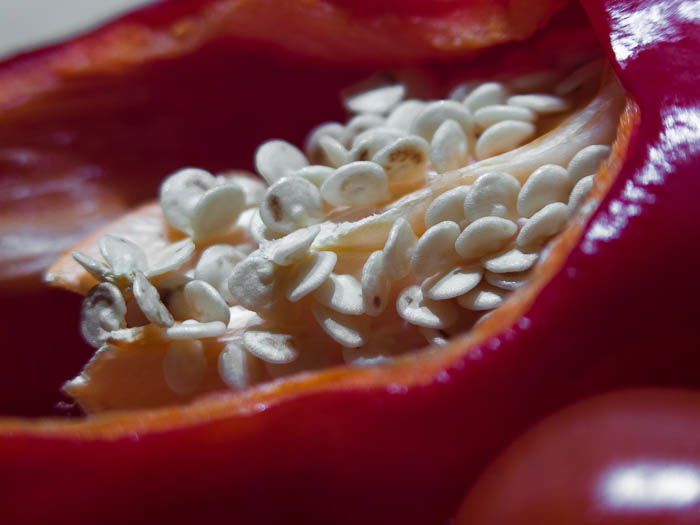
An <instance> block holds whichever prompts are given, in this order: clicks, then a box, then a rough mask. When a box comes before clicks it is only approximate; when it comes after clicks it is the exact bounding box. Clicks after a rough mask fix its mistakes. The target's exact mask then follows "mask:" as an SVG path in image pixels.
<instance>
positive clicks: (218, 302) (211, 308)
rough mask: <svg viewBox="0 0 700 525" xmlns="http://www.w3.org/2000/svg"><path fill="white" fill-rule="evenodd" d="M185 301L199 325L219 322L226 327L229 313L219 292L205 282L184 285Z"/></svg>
mask: <svg viewBox="0 0 700 525" xmlns="http://www.w3.org/2000/svg"><path fill="white" fill-rule="evenodd" d="M184 292H185V300H186V301H187V304H188V305H189V307H190V309H191V310H192V312H194V318H195V319H196V320H197V321H199V322H200V323H211V322H213V321H220V322H222V323H224V324H225V325H228V323H229V321H230V320H231V311H230V310H229V308H228V305H227V304H226V302H225V301H224V300H223V298H222V297H221V295H219V292H217V291H216V288H214V287H213V286H212V285H211V284H209V283H208V282H206V281H200V280H194V281H190V282H189V283H187V284H186V285H185V289H184Z"/></svg>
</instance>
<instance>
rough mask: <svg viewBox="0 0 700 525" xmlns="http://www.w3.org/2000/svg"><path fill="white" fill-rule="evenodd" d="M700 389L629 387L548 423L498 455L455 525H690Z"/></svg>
mask: <svg viewBox="0 0 700 525" xmlns="http://www.w3.org/2000/svg"><path fill="white" fill-rule="evenodd" d="M698 434H700V391H698V390H684V389H660V388H657V389H629V390H621V391H616V392H611V393H607V394H604V395H601V396H595V397H593V398H592V399H586V400H584V401H581V402H578V403H575V404H574V405H573V406H571V407H567V408H564V409H563V410H561V411H558V412H557V413H555V414H553V415H551V416H549V417H547V418H545V420H544V421H541V422H539V423H537V424H536V425H535V426H534V427H533V428H532V429H528V431H527V432H525V433H524V434H523V435H522V436H519V437H518V438H517V439H516V440H515V441H514V442H513V443H512V444H510V445H509V446H508V448H507V449H506V450H505V451H504V452H503V453H502V454H501V455H499V457H498V459H496V460H495V461H494V462H493V463H492V464H490V465H489V467H488V469H487V470H486V471H485V472H484V474H483V475H482V476H481V477H480V479H479V480H478V481H477V483H476V484H475V486H474V488H473V489H472V490H471V491H470V492H469V494H468V496H467V498H466V500H465V502H464V503H463V505H462V506H461V508H460V511H459V512H458V513H457V518H456V519H455V521H454V523H455V525H471V524H473V523H478V524H479V525H501V524H503V523H513V524H518V525H559V524H561V523H566V524H568V525H694V524H696V523H698V521H700V451H698Z"/></svg>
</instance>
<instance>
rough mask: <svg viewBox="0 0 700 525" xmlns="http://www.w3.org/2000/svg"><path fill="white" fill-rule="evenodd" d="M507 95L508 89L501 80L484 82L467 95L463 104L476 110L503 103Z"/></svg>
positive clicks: (471, 109) (472, 110)
mask: <svg viewBox="0 0 700 525" xmlns="http://www.w3.org/2000/svg"><path fill="white" fill-rule="evenodd" d="M507 96H508V89H507V88H506V87H505V86H504V85H503V84H501V83H500V82H484V83H483V84H481V85H480V86H478V87H476V88H474V90H473V91H472V92H471V93H469V94H468V95H467V96H466V98H465V99H464V101H463V104H464V105H465V106H466V107H467V108H468V109H469V110H470V111H471V112H474V111H476V110H478V109H481V108H483V107H484V106H490V105H492V104H503V103H504V102H505V100H506V97H507Z"/></svg>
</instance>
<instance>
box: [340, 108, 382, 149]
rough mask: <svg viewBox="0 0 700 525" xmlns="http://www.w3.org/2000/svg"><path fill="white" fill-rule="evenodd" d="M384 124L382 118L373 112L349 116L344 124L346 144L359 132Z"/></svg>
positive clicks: (350, 142)
mask: <svg viewBox="0 0 700 525" xmlns="http://www.w3.org/2000/svg"><path fill="white" fill-rule="evenodd" d="M383 125H384V118H383V117H380V116H379V115H375V114H373V113H363V114H361V115H356V116H354V117H353V118H351V119H350V120H349V121H348V123H347V125H346V126H345V135H344V137H345V140H344V141H343V142H344V143H346V144H352V142H353V140H354V139H355V137H356V136H358V135H359V134H360V133H364V132H365V131H367V130H368V129H373V128H378V127H381V126H383Z"/></svg>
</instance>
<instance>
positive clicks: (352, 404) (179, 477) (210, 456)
mask: <svg viewBox="0 0 700 525" xmlns="http://www.w3.org/2000/svg"><path fill="white" fill-rule="evenodd" d="M584 5H585V7H586V9H587V11H588V13H589V14H590V16H591V19H592V21H593V23H594V26H595V28H596V30H597V32H598V35H599V36H600V38H601V40H602V41H604V42H605V43H606V45H607V46H608V49H609V52H610V58H611V60H613V61H614V63H615V66H616V69H617V72H618V74H619V76H620V79H621V81H622V83H623V84H624V86H625V88H626V89H627V90H628V91H629V92H630V93H631V95H632V96H633V97H634V98H635V99H636V100H637V102H638V103H639V105H640V107H641V111H642V120H641V123H640V125H639V128H638V129H637V130H636V132H635V133H634V134H633V136H632V140H631V142H630V147H629V152H628V155H627V156H626V161H625V163H624V166H623V168H622V171H621V173H620V174H619V176H618V178H617V180H616V182H615V184H614V186H613V187H612V189H611V191H610V192H609V194H608V195H607V197H606V198H605V200H604V202H603V204H602V205H601V207H600V208H599V210H598V211H597V212H596V213H595V214H594V215H593V217H592V218H591V219H590V222H589V224H588V226H587V229H586V234H585V235H584V237H583V239H582V240H581V241H580V242H579V243H578V245H577V246H576V247H575V248H574V250H573V252H572V253H571V255H570V256H569V258H568V260H567V262H566V264H565V265H564V267H563V268H562V269H561V271H560V272H559V273H558V274H557V275H556V276H555V277H554V278H553V280H552V281H551V282H550V283H549V284H548V285H547V286H546V287H545V289H544V290H542V292H541V293H540V294H539V296H538V298H537V300H536V301H535V303H534V304H533V305H532V307H531V308H530V310H529V311H528V313H527V314H526V315H525V316H524V317H523V318H521V320H520V321H519V323H518V324H517V326H514V327H512V328H510V329H506V330H504V331H503V332H502V333H501V334H499V335H498V336H497V337H494V338H492V339H490V340H488V341H486V342H485V343H484V344H482V345H480V346H479V347H476V348H473V349H472V350H471V351H470V352H469V353H468V354H467V355H464V356H463V357H462V358H461V359H459V360H458V361H457V362H455V363H454V364H453V365H452V366H451V367H450V368H449V369H447V370H444V371H442V372H441V373H439V374H438V375H437V376H436V377H435V380H434V382H433V383H432V384H429V385H427V386H422V387H410V388H407V387H402V386H401V385H387V386H385V387H383V388H366V389H357V390H353V391H347V392H337V393H332V392H331V393H328V392H326V393H322V394H321V393H318V394H314V393H310V394H305V395H300V396H299V397H296V398H289V399H285V400H284V401H281V402H279V403H273V404H269V405H263V406H260V407H259V411H257V412H255V413H251V414H247V415H238V416H234V417H229V418H222V419H218V420H212V421H209V422H206V423H201V422H200V423H197V424H193V425H191V426H185V427H181V428H177V429H172V430H168V431H162V432H150V433H140V432H138V431H135V432H133V433H130V434H127V435H122V436H121V437H115V438H114V439H113V440H96V439H93V440H88V439H77V437H76V438H68V437H65V436H64V437H60V436H58V435H56V436H54V437H50V436H48V435H44V436H40V435H38V434H34V435H33V434H31V433H30V432H23V431H16V432H14V433H11V434H7V433H6V434H5V435H3V436H1V437H0V508H2V509H3V518H4V520H5V522H7V523H49V522H50V523H61V522H68V521H72V522H76V521H77V522H96V523H125V522H129V523H147V522H150V523H168V522H188V523H217V522H220V521H223V520H224V519H226V520H227V521H233V522H236V523H246V524H249V523H319V524H321V523H402V524H422V523H426V524H427V523H431V524H434V523H440V522H444V521H445V520H447V519H448V517H449V516H450V515H451V513H452V512H453V511H454V509H455V508H456V505H457V503H458V501H459V499H460V496H461V495H462V494H463V493H464V489H465V487H467V486H468V484H469V483H470V482H471V481H472V480H473V479H474V477H475V475H476V474H477V473H478V472H479V470H480V469H481V468H482V467H483V466H484V465H485V464H486V462H487V461H488V460H489V459H490V458H492V457H493V456H494V454H495V453H496V452H497V451H498V450H499V449H500V448H501V447H502V446H503V445H504V444H505V443H507V442H508V441H509V440H510V439H511V438H512V437H513V436H514V435H515V434H516V433H517V432H518V431H519V430H521V429H522V428H523V427H524V426H525V425H527V424H529V423H530V422H532V421H533V420H535V418H537V417H539V416H541V415H542V414H544V413H546V412H548V411H550V410H552V409H554V408H556V407H559V406H562V405H563V404H564V403H566V402H567V401H569V400H571V399H573V398H575V397H577V396H580V395H583V394H585V393H590V392H593V391H597V390H601V389H605V388H608V387H611V386H617V385H630V384H638V383H650V382H653V383H657V384H659V383H664V382H673V383H688V384H700V356H699V355H698V352H697V349H698V346H700V334H699V333H698V331H697V330H696V327H695V318H696V315H695V312H694V311H693V310H694V308H693V307H692V301H694V299H695V297H697V296H698V294H699V293H700V281H698V280H697V279H694V278H693V276H694V275H695V273H694V270H695V264H696V261H697V260H698V258H699V257H700V243H699V242H698V241H700V239H698V234H697V232H696V231H695V230H694V225H696V224H700V207H698V206H697V205H696V203H695V201H694V200H693V198H692V197H693V196H694V195H697V194H699V193H698V190H700V178H699V177H698V173H700V151H698V150H699V146H698V145H699V144H700V125H699V122H700V112H699V109H698V98H697V85H698V82H699V81H700V74H699V71H698V68H697V65H696V59H697V56H698V53H700V41H699V40H698V39H699V38H700V31H698V26H697V21H698V20H697V17H698V14H697V7H696V6H695V2H693V1H692V0H689V1H685V2H684V1H675V2H674V1H668V2H663V3H658V2H657V3H653V2H650V1H630V0H600V1H594V0H588V1H585V2H584ZM692 17H695V19H692ZM660 79H663V80H660Z"/></svg>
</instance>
